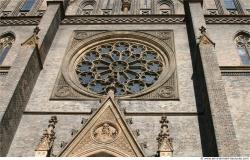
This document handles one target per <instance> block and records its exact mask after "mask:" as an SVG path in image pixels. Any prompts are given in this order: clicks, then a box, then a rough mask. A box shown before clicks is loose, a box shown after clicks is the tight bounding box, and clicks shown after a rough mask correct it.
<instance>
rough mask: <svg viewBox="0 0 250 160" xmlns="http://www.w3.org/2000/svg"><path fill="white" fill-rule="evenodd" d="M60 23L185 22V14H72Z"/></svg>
mask: <svg viewBox="0 0 250 160" xmlns="http://www.w3.org/2000/svg"><path fill="white" fill-rule="evenodd" d="M61 24H63V25H78V24H185V15H91V16H83V15H72V16H66V17H65V18H64V19H63V21H62V22H61Z"/></svg>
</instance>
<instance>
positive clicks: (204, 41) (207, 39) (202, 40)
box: [198, 26, 215, 46]
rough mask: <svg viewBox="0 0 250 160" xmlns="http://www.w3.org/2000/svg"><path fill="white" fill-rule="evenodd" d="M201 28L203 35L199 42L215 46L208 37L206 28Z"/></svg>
mask: <svg viewBox="0 0 250 160" xmlns="http://www.w3.org/2000/svg"><path fill="white" fill-rule="evenodd" d="M199 30H200V32H201V36H200V37H199V38H198V44H201V45H212V46H215V43H214V42H213V41H212V40H211V39H210V38H209V37H208V35H207V31H206V28H205V27H204V26H201V27H200V28H199Z"/></svg>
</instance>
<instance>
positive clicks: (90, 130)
mask: <svg viewBox="0 0 250 160" xmlns="http://www.w3.org/2000/svg"><path fill="white" fill-rule="evenodd" d="M99 154H107V155H111V156H120V157H121V156H129V157H141V156H144V154H143V152H142V150H141V148H140V145H139V144H138V143H137V142H136V140H135V138H134V136H133V134H132V132H131V131H130V129H129V127H128V126H127V124H126V121H125V120H124V118H123V116H122V115H121V112H120V111H119V109H118V106H117V105H116V103H115V102H114V101H113V99H112V98H111V97H108V98H107V99H106V100H105V101H104V102H103V103H102V105H101V106H100V107H99V109H98V110H97V111H96V112H95V113H94V115H93V116H92V117H91V118H90V119H89V121H88V122H87V123H86V125H85V126H84V127H83V128H82V129H81V130H80V131H79V132H78V133H77V134H76V136H75V137H74V138H73V139H72V141H71V142H70V143H69V144H68V145H67V146H66V147H65V148H64V149H63V151H62V152H61V153H60V155H59V156H61V157H65V156H70V157H75V156H77V157H80V156H95V155H99Z"/></svg>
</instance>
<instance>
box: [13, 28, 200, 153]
mask: <svg viewBox="0 0 250 160" xmlns="http://www.w3.org/2000/svg"><path fill="white" fill-rule="evenodd" d="M113 29H116V30H117V29H119V30H152V27H151V25H143V26H142V25H106V26H102V25H95V26H93V25H81V26H68V25H65V26H60V28H59V30H58V32H57V34H56V37H55V39H54V41H53V44H52V46H51V49H50V51H49V53H48V56H47V58H46V60H45V63H44V69H43V70H42V71H41V73H40V75H39V78H38V80H37V83H36V86H35V88H34V90H33V92H32V95H31V98H30V101H29V103H28V105H27V107H26V110H25V113H24V114H25V115H24V117H23V119H22V121H21V124H20V126H19V128H18V131H17V133H16V136H15V139H14V140H13V143H12V146H11V148H10V151H9V154H8V156H20V154H21V155H25V156H33V155H34V152H33V151H34V148H35V146H36V144H37V143H38V142H39V138H40V136H41V134H42V132H41V131H42V129H44V128H46V124H47V120H48V119H49V117H50V116H51V115H60V114H63V115H62V116H59V117H58V120H59V123H58V124H57V129H56V132H57V137H58V138H57V140H56V146H55V147H56V148H55V154H56V153H58V151H59V149H60V147H59V146H60V141H62V140H64V139H67V140H69V139H70V137H71V136H70V131H71V129H73V128H76V129H77V128H79V127H80V126H81V124H80V119H81V118H80V117H88V116H89V115H90V114H89V113H90V111H91V109H92V108H96V107H98V104H99V103H98V102H97V101H84V102H83V101H66V100H60V101H55V100H50V96H51V93H52V89H53V87H54V85H55V81H56V78H57V75H58V73H59V70H60V67H61V65H63V63H62V62H63V57H64V55H65V54H66V53H65V52H66V49H67V46H68V44H69V42H70V39H71V36H72V34H73V31H74V30H113ZM154 30H173V31H174V41H175V49H176V52H175V54H176V61H177V74H178V86H179V96H180V100H178V101H121V102H120V103H119V104H120V106H121V107H122V108H126V112H127V114H126V115H127V116H126V117H132V118H133V122H134V124H132V125H133V126H134V127H133V128H136V129H140V134H141V135H140V136H139V137H138V141H139V143H144V142H147V148H145V153H146V155H147V156H154V154H155V153H156V151H157V141H156V137H157V134H158V133H159V129H160V123H159V120H160V118H161V116H162V115H163V114H164V113H167V115H170V116H169V121H170V124H171V129H170V132H171V136H172V137H173V138H174V142H173V144H174V150H175V151H174V155H175V156H201V155H202V151H201V144H200V137H199V127H198V126H199V125H198V120H197V111H196V104H195V98H194V91H193V85H192V84H193V83H192V80H191V76H192V65H191V57H190V53H189V46H188V40H187V34H186V30H185V25H176V26H172V25H158V26H155V27H154ZM141 112H142V113H141ZM144 113H145V114H144ZM154 113H155V114H154ZM149 117H150V119H149ZM31 119H32V121H31ZM60 121H61V122H60ZM28 123H29V124H30V125H29V126H27V124H28ZM26 130H30V131H31V132H25V131H26ZM24 133H25V134H26V135H25V136H24ZM152 137H153V138H152ZM24 139H27V141H29V143H24V142H23V141H25V140H24ZM18 146H22V147H23V148H25V152H22V153H21V151H20V149H18Z"/></svg>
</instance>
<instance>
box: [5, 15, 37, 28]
mask: <svg viewBox="0 0 250 160" xmlns="http://www.w3.org/2000/svg"><path fill="white" fill-rule="evenodd" d="M40 19H41V17H40V16H37V17H28V16H27V17H1V19H0V26H11V25H38V24H39V22H40Z"/></svg>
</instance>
